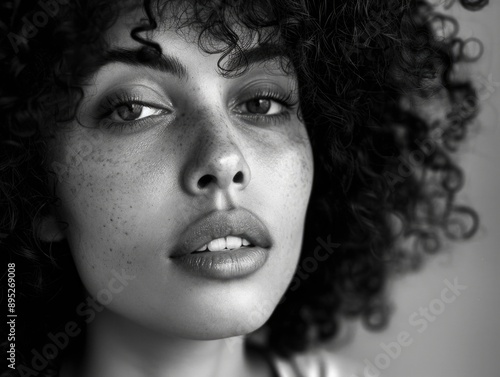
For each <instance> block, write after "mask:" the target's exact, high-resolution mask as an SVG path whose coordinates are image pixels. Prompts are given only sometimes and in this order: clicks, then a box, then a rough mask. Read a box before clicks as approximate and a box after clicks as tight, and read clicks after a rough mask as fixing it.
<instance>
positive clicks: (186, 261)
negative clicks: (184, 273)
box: [172, 246, 269, 279]
mask: <svg viewBox="0 0 500 377" xmlns="http://www.w3.org/2000/svg"><path fill="white" fill-rule="evenodd" d="M268 254H269V253H268V250H267V249H264V248H261V247H257V246H252V247H243V248H239V249H234V250H224V251H209V252H205V253H197V254H185V255H183V256H180V257H176V258H172V261H173V262H174V263H175V264H177V265H179V266H180V267H182V268H184V269H186V270H188V271H189V272H191V273H194V274H196V275H199V276H203V277H207V278H213V279H236V278H241V277H245V276H247V275H250V274H251V273H253V272H255V271H257V270H258V269H259V268H261V267H262V266H263V265H264V263H266V260H267V257H268Z"/></svg>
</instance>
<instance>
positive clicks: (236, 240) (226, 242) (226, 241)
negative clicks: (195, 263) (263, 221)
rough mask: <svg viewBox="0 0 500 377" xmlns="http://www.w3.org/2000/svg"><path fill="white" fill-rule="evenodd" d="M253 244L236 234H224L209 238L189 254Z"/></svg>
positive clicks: (246, 246) (242, 247)
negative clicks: (223, 235)
mask: <svg viewBox="0 0 500 377" xmlns="http://www.w3.org/2000/svg"><path fill="white" fill-rule="evenodd" d="M254 246H255V245H253V244H252V243H251V242H250V241H248V240H247V239H246V238H241V237H238V236H226V237H220V238H216V239H214V240H211V241H210V242H209V243H206V244H204V245H203V246H201V247H200V248H199V249H197V250H195V251H192V252H191V254H200V253H208V252H216V251H228V250H238V249H245V248H249V247H254Z"/></svg>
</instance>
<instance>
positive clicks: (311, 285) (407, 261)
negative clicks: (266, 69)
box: [0, 0, 487, 376]
mask: <svg viewBox="0 0 500 377" xmlns="http://www.w3.org/2000/svg"><path fill="white" fill-rule="evenodd" d="M54 3H56V2H54ZM460 3H461V4H462V5H463V6H464V7H465V8H467V9H470V10H477V9H480V8H482V7H483V6H484V5H486V4H487V1H484V0H483V1H473V0H460ZM125 4H128V2H126V3H123V4H121V5H112V4H110V2H109V1H106V0H101V1H99V0H87V1H76V0H75V1H71V2H68V4H65V5H60V4H59V6H58V8H57V9H56V10H53V13H54V14H53V15H51V17H49V18H48V20H47V22H46V25H44V26H43V27H38V28H37V27H32V28H30V27H27V26H26V20H28V21H29V20H32V19H33V16H34V15H35V14H36V13H37V12H39V11H40V9H39V8H38V7H39V5H38V3H35V2H28V1H4V2H3V3H2V4H1V5H0V8H1V19H0V29H1V31H2V37H1V45H0V59H1V60H0V61H1V65H2V69H1V70H0V76H1V78H0V81H1V82H2V87H1V88H0V135H1V136H0V143H1V144H2V145H1V147H0V227H1V228H0V246H1V255H2V261H3V262H4V263H3V265H6V263H9V262H14V263H16V265H17V266H18V267H17V282H18V283H17V284H18V285H17V287H16V288H17V291H18V292H20V293H19V295H18V298H17V308H18V310H19V311H22V312H23V313H25V314H24V315H25V316H31V318H30V320H29V321H26V322H25V323H24V324H23V326H22V327H18V334H17V335H18V336H17V337H18V339H19V340H18V342H17V344H18V348H17V349H16V353H17V359H18V365H22V364H24V365H30V361H31V357H32V353H31V351H32V350H33V349H38V350H40V349H41V348H42V346H43V345H44V344H46V343H48V342H50V340H49V339H48V338H47V334H48V333H49V332H52V333H55V332H56V331H58V330H60V329H61V328H63V326H64V324H65V323H67V321H68V319H72V320H77V319H75V318H74V317H75V313H74V310H75V308H76V307H77V305H78V304H79V303H81V302H82V301H83V299H84V296H83V294H84V290H83V287H82V286H81V282H80V280H79V278H78V274H77V272H76V269H75V266H74V264H73V262H72V260H71V256H70V253H69V250H68V245H67V243H66V242H65V241H62V242H55V243H43V242H40V241H39V239H38V229H39V224H40V220H41V218H42V217H43V216H45V215H47V214H48V213H50V207H51V205H53V204H55V203H56V202H57V198H56V196H55V195H54V187H51V185H50V183H49V182H51V180H50V178H53V179H54V178H55V180H56V181H57V178H58V176H59V175H58V171H57V170H58V168H61V167H58V166H54V165H51V166H47V161H46V156H45V144H44V141H43V140H44V137H42V130H46V129H50V130H54V129H55V128H56V127H57V124H58V122H60V121H64V120H68V119H72V118H73V117H74V114H75V109H76V108H77V106H78V103H79V101H80V99H81V98H82V90H81V85H80V83H81V82H82V81H83V80H84V79H85V78H86V77H87V76H88V75H89V73H90V72H92V68H93V67H94V66H95V64H96V63H97V62H98V61H99V59H100V58H101V57H102V51H105V50H106V43H105V41H104V40H103V32H104V31H106V30H107V29H108V28H109V27H110V26H111V25H113V23H114V22H115V21H116V18H117V17H118V15H119V14H120V12H123V11H124V10H125V9H126V8H125V7H126V5H125ZM169 4H171V2H170V3H169V2H159V3H157V2H152V1H149V0H146V1H144V3H143V6H144V8H145V9H146V14H147V17H148V20H147V22H146V23H145V24H144V25H141V26H138V27H137V28H136V29H134V30H133V32H132V35H131V38H134V39H136V40H137V41H139V42H141V43H143V44H144V51H143V52H144V56H143V58H145V59H147V58H148V56H151V55H150V54H149V53H150V52H153V53H157V52H159V51H161V49H159V46H157V45H155V44H154V43H152V42H150V41H148V39H147V38H145V37H144V35H145V34H144V32H145V31H148V30H153V29H155V28H156V26H157V24H158V23H159V20H158V19H159V18H160V17H161V15H162V14H163V12H166V11H167V10H168V5H169ZM187 4H189V7H185V9H183V10H182V11H181V12H185V13H186V14H188V15H189V17H187V18H186V17H183V18H182V19H183V20H185V19H187V20H188V21H186V22H184V21H183V23H179V25H178V27H179V28H180V30H182V28H183V27H186V26H190V27H194V28H197V30H198V31H199V37H198V40H197V43H198V44H199V46H200V48H202V49H203V50H205V51H208V52H212V53H215V52H217V53H222V57H221V59H220V60H219V68H220V71H221V74H224V75H238V74H241V73H242V70H238V71H236V70H233V69H232V68H231V67H227V66H225V64H224V63H225V57H227V56H228V55H229V54H232V55H236V56H238V57H239V58H241V59H243V60H244V59H246V58H245V49H246V48H247V47H248V41H249V40H251V37H253V36H255V35H257V36H258V38H259V41H260V43H268V42H272V41H274V40H275V39H276V38H278V39H279V40H280V41H281V42H282V45H283V48H284V54H285V56H286V57H287V58H288V59H287V60H286V61H285V60H284V63H283V67H284V69H287V70H290V71H291V70H293V71H294V72H295V73H296V75H297V77H298V80H299V95H300V98H301V100H300V116H301V117H302V119H303V120H304V122H305V124H306V127H307V130H308V133H309V137H310V140H311V144H312V148H313V152H314V164H315V176H314V184H313V193H312V196H311V200H310V205H309V208H308V213H307V219H306V229H305V234H304V241H303V250H302V254H301V258H300V261H299V265H298V271H301V269H305V270H306V271H308V270H311V272H307V273H303V272H302V273H301V274H296V276H295V277H294V280H293V281H292V283H291V285H290V287H289V289H288V291H287V292H286V294H285V296H284V298H283V300H282V302H281V303H280V305H278V307H277V308H276V310H275V312H274V313H273V315H272V317H271V318H270V320H269V321H268V323H267V324H266V328H267V330H268V333H267V334H268V344H269V345H270V346H271V347H272V348H273V349H274V350H275V351H276V352H279V353H282V354H287V353H290V352H296V351H301V350H304V349H306V348H307V347H309V345H310V344H311V343H313V342H316V341H326V340H328V339H331V338H332V337H333V336H334V335H335V334H336V333H337V331H338V327H339V323H340V322H339V321H340V319H341V318H342V317H343V316H362V318H364V320H365V323H366V324H367V325H368V326H369V327H370V328H373V329H376V328H381V327H383V326H384V324H385V323H387V320H388V317H389V314H390V305H389V304H388V300H387V298H386V297H385V294H384V288H385V283H386V281H387V279H388V277H389V276H390V275H391V273H394V272H404V271H409V270H414V269H416V268H417V267H418V266H419V265H420V264H421V260H422V257H423V256H424V255H425V254H433V253H436V252H437V251H438V250H439V249H440V248H441V247H442V244H443V242H444V240H446V239H452V240H455V239H465V238H469V237H471V236H472V235H473V234H474V232H475V230H476V229H477V226H478V217H477V215H476V213H475V212H474V211H473V210H472V209H470V208H468V207H465V206H460V205H458V204H457V203H456V200H455V196H456V194H457V192H458V191H459V190H460V189H461V187H462V185H463V179H464V177H463V173H462V170H461V169H460V168H459V167H458V166H457V164H456V163H455V162H454V161H453V158H452V154H453V152H455V151H456V149H457V147H458V145H459V144H460V142H461V141H462V140H463V139H464V138H465V137H466V134H467V129H468V126H469V125H470V124H471V122H472V121H473V119H474V117H475V116H476V113H477V111H478V103H477V102H478V98H477V95H476V93H475V91H474V89H473V87H472V84H471V83H470V82H468V81H460V80H459V79H457V78H455V76H454V68H455V67H456V65H457V64H458V63H460V62H468V61H474V60H476V59H477V58H478V57H479V56H478V55H477V56H473V57H471V56H468V55H467V53H466V51H467V49H466V48H465V47H466V45H467V43H478V42H479V41H477V40H472V41H463V40H461V39H459V38H458V37H457V36H456V29H457V23H456V21H455V20H454V19H453V18H451V17H449V16H444V15H440V14H437V13H436V12H435V11H434V9H433V8H432V7H431V6H430V5H429V4H428V3H426V2H425V1H422V0H389V1H386V0H384V1H382V0H379V1H377V0H339V1H327V0H324V1H320V0H318V1H310V2H305V1H302V0H260V1H244V0H240V1H233V2H227V1H226V0H220V1H208V0H199V1H191V2H187ZM127 6H128V5H127ZM131 6H133V4H131ZM235 20H236V21H237V23H239V24H240V25H244V26H245V27H246V30H248V32H249V35H248V36H245V35H242V34H241V32H238V33H237V32H236V31H235V29H234V25H235V22H234V21H235ZM436 22H437V23H445V22H449V23H451V24H453V25H454V26H455V29H454V30H455V31H454V32H452V33H450V34H449V35H446V36H442V37H439V36H438V35H437V34H438V33H437V32H436V30H435V27H434V25H435V24H436ZM264 30H265V32H264ZM213 41H217V42H223V44H222V45H223V47H220V46H221V44H220V43H217V44H215V43H212V42H213ZM479 44H480V42H479ZM479 55H480V54H479ZM243 70H244V69H243ZM68 98H71V99H73V100H72V101H68ZM435 103H438V104H439V106H441V107H442V108H445V109H447V110H446V112H445V114H444V115H443V116H442V117H440V118H439V119H431V117H430V116H428V115H429V113H432V112H430V111H427V112H426V111H423V110H422V109H424V110H425V108H426V106H427V105H432V104H435ZM413 104H418V105H419V106H414V105H413ZM431 115H432V114H431ZM48 137H50V132H49V136H48ZM395 223H397V226H396V225H395ZM395 228H399V231H397V232H395ZM401 239H405V240H410V241H411V242H412V243H411V245H410V246H405V247H403V246H402V245H401V243H400V242H399V241H400V240H401ZM325 245H329V246H325ZM319 248H323V254H324V252H325V251H326V252H327V254H328V258H327V259H326V260H321V261H319V259H318V250H319ZM323 254H322V255H323ZM311 261H313V262H314V263H313V265H314V268H309V267H307V266H308V264H307V263H309V266H310V265H311V263H312V262H311ZM312 270H314V271H312ZM304 276H306V277H304ZM5 280H6V276H3V277H2V281H5ZM79 325H80V326H81V329H82V330H84V329H85V324H84V323H83V322H82V321H81V319H80V322H79ZM82 333H84V331H82ZM3 339H6V337H4V338H3ZM28 339H30V341H28ZM77 346H78V345H75V346H74V347H77ZM3 347H7V343H4V344H3ZM63 351H66V350H61V352H60V353H61V354H62V353H63ZM59 356H60V355H59ZM59 360H60V357H54V358H53V359H51V360H48V367H47V368H45V370H44V371H43V375H44V376H50V375H56V374H57V370H58V365H59V364H58V363H59ZM2 375H15V372H5V374H2Z"/></svg>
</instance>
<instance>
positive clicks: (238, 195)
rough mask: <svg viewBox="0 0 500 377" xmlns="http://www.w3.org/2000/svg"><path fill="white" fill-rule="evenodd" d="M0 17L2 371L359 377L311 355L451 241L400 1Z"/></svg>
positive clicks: (462, 115)
mask: <svg viewBox="0 0 500 377" xmlns="http://www.w3.org/2000/svg"><path fill="white" fill-rule="evenodd" d="M483 3H484V2H479V1H478V2H472V1H463V5H464V6H466V7H468V8H470V9H476V8H479V7H481V6H482V5H484V4H483ZM3 7H4V9H3V10H2V15H3V16H2V17H3V19H2V28H3V30H4V34H5V39H4V41H3V45H2V58H3V59H2V62H3V65H4V69H3V70H2V83H3V87H2V94H1V98H2V100H1V101H0V104H1V106H2V122H1V124H2V131H1V132H2V142H3V144H4V148H3V152H2V160H1V161H2V165H1V172H2V173H1V174H2V178H1V184H2V204H1V205H2V210H3V211H2V213H3V218H2V234H3V239H2V251H3V252H2V255H3V258H4V259H5V264H6V265H7V263H9V265H8V266H9V268H11V270H9V272H11V275H6V276H5V279H8V280H7V282H8V283H9V287H11V285H12V284H14V286H15V289H16V291H15V295H13V296H12V297H10V296H9V298H11V300H10V301H9V304H11V306H10V308H12V309H13V310H12V311H11V313H19V314H20V316H21V313H22V316H23V319H21V318H20V317H18V318H16V319H15V321H17V322H15V321H14V322H13V323H15V325H12V326H11V328H14V329H15V340H8V341H7V342H5V343H4V346H5V348H6V352H7V353H9V355H13V360H10V364H9V366H8V368H7V370H6V372H5V375H9V376H10V375H21V376H29V375H44V376H49V375H59V376H106V377H111V376H150V375H157V376H186V375H188V376H189V375H196V376H273V375H279V376H289V375H290V376H294V375H307V376H313V375H325V376H326V375H332V374H333V373H335V371H337V372H338V373H341V374H345V375H348V376H351V375H353V374H357V375H361V373H362V371H360V370H359V368H358V367H357V366H356V365H351V364H350V363H348V362H346V361H342V360H336V359H334V358H333V357H330V356H325V354H323V353H321V352H320V351H311V350H312V349H313V347H315V346H316V345H318V344H319V343H321V342H323V341H326V340H329V339H331V338H332V337H333V336H334V335H335V334H336V333H337V330H338V327H339V323H340V321H341V318H342V317H345V316H353V315H361V316H363V318H364V319H365V321H366V323H367V324H368V325H369V326H370V327H372V328H380V327H382V326H383V325H384V324H385V322H386V320H387V317H388V304H387V302H386V301H387V299H386V297H385V296H384V286H385V283H386V281H387V279H388V277H389V276H390V274H391V273H393V272H395V271H406V270H409V269H414V268H416V267H417V266H418V264H419V262H420V260H421V256H422V254H423V253H425V252H427V253H433V252H436V251H437V250H438V249H439V247H440V242H441V241H442V240H444V239H445V238H453V239H456V238H467V237H470V236H471V235H472V234H473V233H474V230H475V228H476V226H477V218H476V215H475V213H474V212H473V211H472V210H470V209H468V208H466V207H463V206H459V205H457V204H456V203H455V201H454V196H455V193H456V192H457V191H458V190H459V189H460V187H461V183H462V174H461V170H460V169H459V168H458V167H457V165H456V164H455V163H454V162H453V161H452V159H451V157H450V151H453V150H455V149H456V146H457V144H458V143H459V142H460V141H461V140H462V139H463V137H464V136H465V134H466V131H467V125H468V124H469V123H470V121H471V119H472V118H473V117H474V115H475V108H476V106H475V98H476V97H475V93H474V90H473V89H472V86H471V85H470V83H468V82H466V81H459V80H458V79H456V78H454V76H453V68H454V67H455V66H456V64H457V63H458V62H459V61H461V60H466V59H467V58H468V57H467V56H466V55H465V54H464V52H463V51H464V42H462V41H460V40H458V39H457V38H456V36H455V35H454V33H453V32H451V33H450V34H449V35H446V36H445V37H444V38H437V37H436V35H435V31H434V29H433V27H436V23H437V21H439V22H441V23H446V22H448V23H451V24H452V25H454V24H453V20H450V19H446V18H444V17H439V16H438V15H435V14H434V13H433V10H432V8H431V7H430V6H429V5H428V4H427V3H425V2H423V1H410V0H407V1H403V2H400V1H397V2H396V1H391V2H386V1H384V2H382V1H343V2H331V3H330V2H310V3H305V2H302V1H278V2H276V1H272V2H271V1H269V2H268V1H264V0H263V1H255V2H244V1H237V2H230V3H229V2H228V3H226V2H225V1H159V2H151V1H144V2H140V1H127V2H125V3H124V2H122V3H112V2H107V1H90V0H87V1H77V2H71V3H69V2H68V3H66V2H63V1H58V2H50V3H49V2H39V3H37V4H36V5H34V4H33V3H28V2H7V3H5V4H4V5H3ZM469 60H470V59H469ZM436 103H437V104H439V105H440V106H441V108H442V109H444V111H443V112H442V114H436V112H433V111H429V110H426V109H428V107H429V105H432V104H436ZM457 225H458V226H457ZM401 239H404V240H405V241H407V242H408V244H407V245H403V244H402V242H399V241H401ZM14 276H15V278H14ZM12 289H14V288H12ZM13 315H14V314H13ZM28 316H29V318H30V321H27V319H26V318H27V317H28ZM12 318H15V317H12ZM9 331H10V330H9ZM9 335H12V331H10V332H9ZM6 338H7V337H6ZM307 350H309V353H306V351H307ZM11 357H12V356H11ZM315 373H316V374H315Z"/></svg>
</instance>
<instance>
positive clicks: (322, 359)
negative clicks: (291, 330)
mask: <svg viewBox="0 0 500 377" xmlns="http://www.w3.org/2000/svg"><path fill="white" fill-rule="evenodd" d="M273 362H274V365H275V367H276V370H277V372H278V375H279V377H366V375H365V374H364V371H363V366H362V364H360V363H359V362H356V361H355V360H352V359H349V358H346V357H343V356H337V355H334V354H333V353H332V352H330V351H327V350H324V349H316V350H312V351H309V352H306V353H300V354H295V355H292V356H291V357H289V358H283V357H279V356H276V355H274V356H273Z"/></svg>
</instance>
